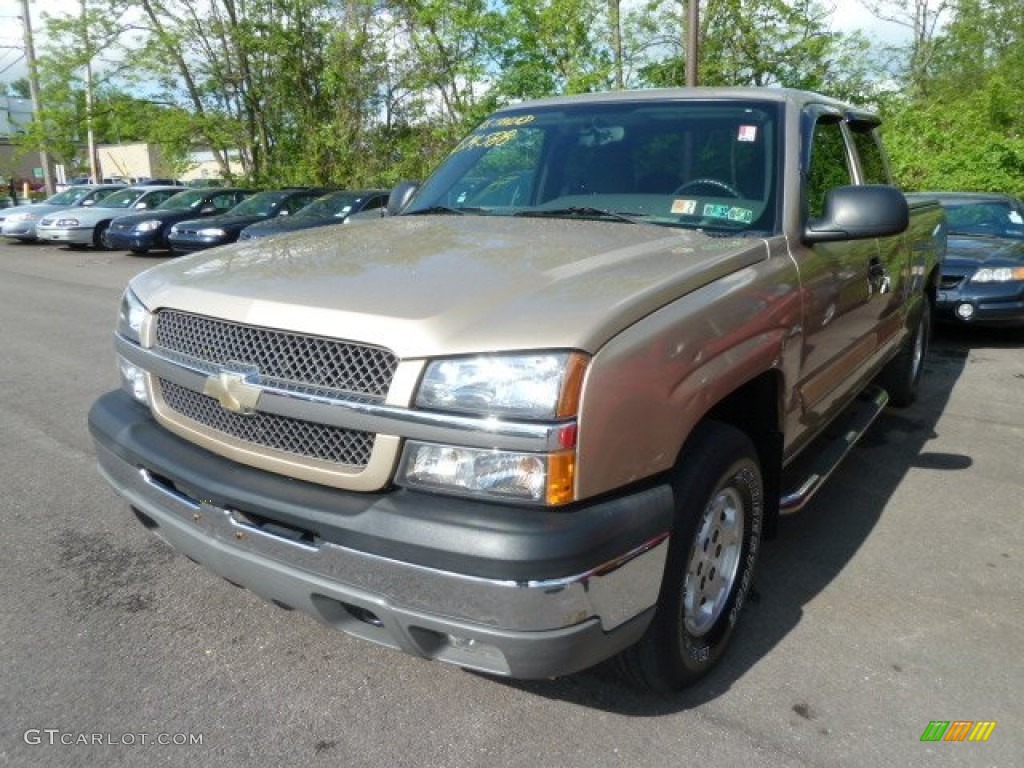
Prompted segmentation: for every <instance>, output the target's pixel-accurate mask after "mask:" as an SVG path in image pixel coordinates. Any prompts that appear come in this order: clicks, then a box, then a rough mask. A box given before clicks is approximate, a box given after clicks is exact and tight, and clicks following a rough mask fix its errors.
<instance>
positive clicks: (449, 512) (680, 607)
mask: <svg viewBox="0 0 1024 768" xmlns="http://www.w3.org/2000/svg"><path fill="white" fill-rule="evenodd" d="M877 127H878V120H877V119H876V118H875V117H874V116H873V115H871V114H869V113H867V112H864V111H861V110H858V109H854V108H851V107H849V106H847V105H844V104H841V103H838V102H836V101H833V100H831V99H828V98H824V97H821V96H818V95H815V94H810V93H803V92H796V91H787V90H754V89H724V90H704V89H697V90H662V91H658V90H654V91H643V92H620V93H612V94H593V95H587V96H579V97H571V98H559V99H550V100H543V101H537V102H532V103H527V104H520V105H516V106H513V107H508V108H506V109H503V110H501V111H499V112H497V113H496V114H494V115H493V116H492V117H490V118H489V119H487V120H485V121H484V122H483V123H482V124H481V125H480V126H479V127H478V128H477V129H476V130H475V131H473V132H472V133H471V134H470V135H469V136H467V137H466V139H465V140H464V141H462V142H461V143H460V144H459V145H458V146H457V147H456V148H455V149H454V150H453V151H452V153H451V154H450V155H449V157H448V158H447V160H446V161H445V162H444V163H443V164H442V165H441V166H440V167H439V168H438V169H437V171H436V172H435V173H434V174H433V175H432V176H431V177H430V179H428V180H427V181H426V182H425V183H424V184H423V185H422V186H416V185H413V184H401V185H399V186H398V187H396V189H395V190H394V191H393V192H392V198H391V201H390V202H389V209H390V212H391V214H392V215H391V216H389V217H387V218H383V219H380V220H377V221H370V222H361V223H353V224H350V225H348V226H346V227H344V228H333V227H331V228H326V229H320V230H315V231H311V232H304V233H296V234H290V235H284V236H281V237H279V238H268V239H264V240H259V241H252V242H251V243H249V244H237V245H232V246H226V247H223V248H217V249H213V250H211V251H208V252H205V253H202V254H198V255H195V256H193V257H189V258H185V259H180V260H176V261H171V262H168V263H165V264H162V265H160V266H158V267H156V268H154V269H151V270H149V271H147V272H144V273H142V274H141V275H139V276H138V277H136V278H135V279H134V280H133V281H132V282H131V284H130V285H129V286H128V289H127V290H126V291H125V294H124V298H123V302H122V305H121V310H120V316H119V319H118V323H117V331H116V334H115V347H116V354H117V361H118V366H119V369H120V373H121V377H122V379H123V383H124V386H123V388H122V389H121V390H119V391H116V392H111V393H109V394H107V395H105V396H103V397H102V398H100V399H99V400H98V401H97V402H96V404H95V405H94V406H93V408H92V410H91V412H90V415H89V425H90V429H91V432H92V435H93V438H94V441H95V445H96V451H97V455H98V459H99V466H100V469H101V471H102V473H103V475H104V477H105V478H106V479H107V480H108V481H109V482H110V483H111V485H112V486H113V487H114V489H115V490H116V491H117V492H118V493H119V494H120V495H121V496H122V497H124V498H125V499H126V500H127V502H128V503H129V504H130V506H131V508H132V509H133V510H134V512H135V515H136V517H137V518H138V520H139V521H140V522H141V523H142V524H143V525H145V526H146V527H147V528H149V529H151V530H152V531H153V532H154V533H155V534H156V535H157V536H159V537H161V538H162V539H163V540H164V541H166V542H167V543H168V544H170V545H171V546H172V547H174V548H175V549H176V550H178V551H179V552H181V553H183V554H185V555H186V556H187V557H189V558H191V559H193V560H195V561H197V562H199V563H201V564H203V565H204V566H206V567H207V568H209V569H210V570H212V571H214V572H215V573H218V574H220V575H221V576H223V577H224V578H226V579H228V580H229V581H231V582H233V583H235V584H239V585H243V586H245V587H247V588H249V589H251V590H253V591H254V592H256V593H258V594H259V595H261V596H263V597H264V598H266V599H268V600H270V601H272V602H274V603H276V604H278V605H280V606H284V607H288V608H296V609H300V610H302V611H305V612H307V613H309V614H311V615H313V616H315V617H317V618H318V619H320V620H322V621H324V622H326V623H328V624H330V625H332V626H334V627H337V628H339V629H342V630H344V631H346V632H348V633H350V634H352V635H356V636H359V637H362V638H365V639H367V640H371V641H373V642H376V643H379V644H381V645H385V646H389V647H391V648H396V649H401V650H403V651H406V652H409V653H413V654H417V655H420V656H423V657H426V658H429V659H436V660H441V661H445V662H450V663H453V664H457V665H461V666H463V667H468V668H472V669H476V670H482V671H485V672H488V673H493V674H497V675H509V676H514V677H550V676H557V675H564V674H568V673H571V672H574V671H576V670H580V669H583V668H585V667H588V666H590V665H593V664H596V663H597V662H600V661H602V660H604V659H607V658H610V657H613V656H617V657H618V659H619V661H620V662H621V668H622V669H623V671H624V672H626V673H627V674H628V675H629V676H630V677H631V678H633V679H634V680H635V681H637V682H638V683H640V684H642V685H646V686H648V687H650V688H654V689H662V690H664V689H675V688H678V687H681V686H683V685H685V684H687V683H689V682H691V681H693V680H695V679H696V678H697V677H699V676H700V675H701V674H703V673H705V672H706V671H707V670H708V669H710V668H711V667H712V666H713V665H714V664H715V663H716V661H717V660H718V659H719V658H720V656H721V654H722V652H723V650H724V649H725V647H726V645H727V643H728V640H729V637H730V635H731V633H732V631H733V628H734V626H735V624H736V621H737V617H738V615H739V613H740V609H741V608H742V606H743V603H744V599H745V598H746V596H747V594H748V590H749V589H750V586H751V582H752V579H753V575H754V567H755V563H756V561H757V555H758V551H759V549H760V547H761V545H762V541H763V540H764V539H766V538H768V537H770V535H771V534H772V533H773V531H774V528H775V523H776V521H777V518H778V516H779V515H780V514H782V513H784V512H786V511H788V510H793V509H796V508H799V507H800V506H801V505H802V504H803V503H804V502H805V501H806V499H807V498H809V496H810V495H811V494H812V493H813V491H814V490H815V489H816V488H817V486H818V485H820V483H821V481H822V480H823V479H824V478H825V477H827V476H828V473H829V472H830V471H831V469H832V468H833V467H834V465H835V464H836V463H837V461H838V460H839V458H841V456H842V455H843V454H844V453H845V452H846V450H847V449H848V448H849V446H850V443H851V441H852V439H853V437H855V436H856V435H858V434H860V433H861V432H863V430H864V429H865V428H866V427H867V425H868V424H869V423H870V422H871V420H872V419H873V418H874V416H875V415H876V414H877V413H878V411H879V410H881V408H883V407H884V405H885V403H886V400H887V399H888V400H891V401H892V402H893V403H894V404H897V405H905V404H908V403H909V402H911V401H912V400H913V398H914V395H915V391H916V389H917V386H918V380H919V378H920V376H921V372H922V368H923V361H924V358H925V354H926V351H927V346H928V333H929V327H930V326H929V318H930V304H931V302H932V301H933V298H934V295H935V286H936V281H937V276H938V263H939V261H940V259H941V257H942V252H943V250H944V243H945V240H944V227H943V219H942V214H941V210H940V209H939V208H938V206H937V205H932V204H929V203H918V204H915V206H914V207H913V208H910V207H908V204H907V201H906V199H905V197H904V196H903V194H902V193H901V192H900V191H899V190H897V189H895V188H893V187H892V186H889V176H888V171H887V163H886V160H885V156H884V154H883V152H882V148H881V145H880V143H879V138H878V134H877V130H876V129H877ZM879 385H880V386H879ZM886 393H888V397H887V394H886ZM837 425H838V426H841V428H840V429H835V427H836V426H837ZM832 431H835V432H837V433H838V434H839V435H841V436H842V437H843V439H842V440H840V441H839V442H835V441H830V440H829V435H830V434H831V432H832Z"/></svg>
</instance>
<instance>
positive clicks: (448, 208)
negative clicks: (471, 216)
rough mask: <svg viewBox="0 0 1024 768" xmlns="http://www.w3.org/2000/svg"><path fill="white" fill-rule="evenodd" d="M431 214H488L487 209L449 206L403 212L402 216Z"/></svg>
mask: <svg viewBox="0 0 1024 768" xmlns="http://www.w3.org/2000/svg"><path fill="white" fill-rule="evenodd" d="M431 213H450V214H451V213H454V214H456V215H458V216H465V215H466V214H467V213H490V211H489V210H488V209H487V208H474V207H467V208H452V207H451V206H450V205H431V206H428V207H427V208H417V209H416V210H415V211H405V212H403V213H402V215H403V216H419V215H422V214H431Z"/></svg>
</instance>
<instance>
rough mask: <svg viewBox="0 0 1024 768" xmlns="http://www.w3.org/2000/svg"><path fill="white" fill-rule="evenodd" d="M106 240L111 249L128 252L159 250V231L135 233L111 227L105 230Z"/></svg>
mask: <svg viewBox="0 0 1024 768" xmlns="http://www.w3.org/2000/svg"><path fill="white" fill-rule="evenodd" d="M107 240H108V241H109V243H110V245H111V247H112V248H115V249H118V250H121V249H128V250H130V251H148V250H149V249H151V248H160V247H161V244H160V230H150V231H147V232H137V231H135V230H118V229H114V228H113V227H111V228H110V229H108V230H107Z"/></svg>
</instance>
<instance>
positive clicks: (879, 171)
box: [851, 126, 892, 184]
mask: <svg viewBox="0 0 1024 768" xmlns="http://www.w3.org/2000/svg"><path fill="white" fill-rule="evenodd" d="M851 127H852V128H853V145H854V146H855V147H856V148H857V157H859V158H860V170H861V173H862V174H863V175H864V183H865V184H891V183H892V182H891V181H890V179H889V169H888V167H887V166H886V163H885V154H884V153H883V152H882V144H881V142H880V141H879V140H878V132H877V130H875V129H872V128H867V127H865V128H862V129H859V130H858V129H857V128H856V127H854V126H851Z"/></svg>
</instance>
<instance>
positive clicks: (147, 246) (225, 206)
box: [106, 187, 254, 253]
mask: <svg viewBox="0 0 1024 768" xmlns="http://www.w3.org/2000/svg"><path fill="white" fill-rule="evenodd" d="M252 194H254V190H251V189H241V188H235V187H232V188H223V187H218V188H216V189H189V190H186V191H184V192H179V193H178V194H176V195H175V196H174V197H172V198H170V199H168V200H165V201H164V202H163V203H161V204H160V205H158V206H157V207H156V208H154V209H152V210H150V211H146V212H145V213H134V214H131V215H129V216H119V217H118V218H116V219H114V220H113V221H112V222H110V228H109V229H108V230H107V234H106V238H107V242H108V243H109V245H110V247H111V248H127V249H128V250H130V251H131V252H132V253H145V252H146V251H149V250H151V249H154V248H157V249H165V248H169V247H170V245H169V244H168V242H167V234H168V232H170V229H171V227H172V226H174V225H175V224H177V223H178V222H179V221H185V220H186V219H195V218H196V217H197V216H216V215H219V214H222V213H225V212H227V211H229V210H231V209H232V208H234V207H235V206H236V205H238V204H239V203H240V202H242V201H243V200H244V199H245V198H247V197H248V196H249V195H252Z"/></svg>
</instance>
